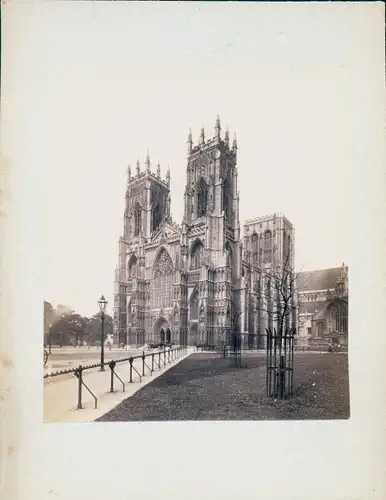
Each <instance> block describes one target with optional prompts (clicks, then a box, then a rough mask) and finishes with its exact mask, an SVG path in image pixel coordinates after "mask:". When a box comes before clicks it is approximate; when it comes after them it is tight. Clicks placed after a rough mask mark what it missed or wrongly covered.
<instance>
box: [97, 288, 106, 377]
mask: <svg viewBox="0 0 386 500" xmlns="http://www.w3.org/2000/svg"><path fill="white" fill-rule="evenodd" d="M98 305H99V310H100V312H101V322H102V328H101V368H100V371H101V372H104V371H105V310H106V306H107V300H106V299H105V298H104V296H103V295H102V296H101V298H100V299H99V301H98Z"/></svg>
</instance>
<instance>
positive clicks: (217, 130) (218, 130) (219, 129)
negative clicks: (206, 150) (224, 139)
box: [214, 115, 221, 139]
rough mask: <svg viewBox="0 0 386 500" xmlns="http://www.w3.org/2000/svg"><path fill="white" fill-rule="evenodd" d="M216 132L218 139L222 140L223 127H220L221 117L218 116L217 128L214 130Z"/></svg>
mask: <svg viewBox="0 0 386 500" xmlns="http://www.w3.org/2000/svg"><path fill="white" fill-rule="evenodd" d="M214 130H215V132H216V137H217V138H218V139H220V132H221V125H220V116H219V115H217V120H216V126H215V128H214Z"/></svg>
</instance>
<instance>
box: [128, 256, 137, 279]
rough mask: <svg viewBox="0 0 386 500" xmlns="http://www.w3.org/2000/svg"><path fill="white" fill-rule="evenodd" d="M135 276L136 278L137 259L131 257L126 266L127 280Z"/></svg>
mask: <svg viewBox="0 0 386 500" xmlns="http://www.w3.org/2000/svg"><path fill="white" fill-rule="evenodd" d="M135 276H137V257H136V256H135V255H132V256H131V258H130V260H129V265H128V278H129V279H130V278H134V277H135Z"/></svg>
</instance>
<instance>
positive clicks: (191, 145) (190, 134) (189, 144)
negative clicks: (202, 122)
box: [187, 129, 193, 154]
mask: <svg viewBox="0 0 386 500" xmlns="http://www.w3.org/2000/svg"><path fill="white" fill-rule="evenodd" d="M187 142H188V153H189V154H190V153H191V152H192V148H193V139H192V129H189V134H188V141H187Z"/></svg>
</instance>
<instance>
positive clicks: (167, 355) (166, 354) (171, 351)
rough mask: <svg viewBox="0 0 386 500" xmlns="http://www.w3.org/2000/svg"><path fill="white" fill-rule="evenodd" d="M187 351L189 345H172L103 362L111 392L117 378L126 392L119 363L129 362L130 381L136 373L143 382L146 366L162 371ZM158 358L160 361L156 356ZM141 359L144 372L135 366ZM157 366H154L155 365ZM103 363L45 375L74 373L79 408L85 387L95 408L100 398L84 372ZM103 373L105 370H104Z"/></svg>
mask: <svg viewBox="0 0 386 500" xmlns="http://www.w3.org/2000/svg"><path fill="white" fill-rule="evenodd" d="M186 353H187V346H180V347H174V348H172V347H170V348H166V347H164V349H163V350H162V351H158V352H150V353H147V354H146V353H145V351H144V352H143V353H142V354H139V355H138V356H130V357H129V358H122V359H117V360H112V361H107V362H104V363H103V366H108V367H109V368H110V391H109V392H115V389H114V380H115V378H117V379H118V380H119V381H120V383H121V385H122V392H125V383H124V381H123V380H122V379H121V378H120V377H119V375H118V374H117V373H116V371H115V367H116V365H117V364H119V363H127V362H128V363H129V383H133V382H134V376H135V374H136V375H137V379H139V382H142V377H144V376H145V375H146V371H145V368H146V369H147V371H148V374H149V375H150V376H151V375H153V372H154V371H155V370H156V369H157V368H158V369H159V370H160V371H161V369H162V366H166V365H167V364H171V363H173V362H174V361H176V360H177V359H179V358H181V357H182V356H183V355H185V354H186ZM156 357H157V358H158V361H157V360H156V359H155V358H156ZM161 357H162V360H161ZM146 358H151V367H150V365H149V364H148V363H147V360H146ZM136 359H140V360H141V361H142V374H141V373H139V371H138V370H137V369H136V368H135V366H134V364H133V363H134V360H136ZM155 366H156V367H157V368H154V367H155ZM101 367H102V363H95V364H93V365H86V366H82V365H79V366H78V367H77V368H72V369H68V370H61V371H58V372H53V373H46V374H45V375H44V378H45V379H48V378H52V377H59V376H61V375H67V374H69V373H73V374H74V375H75V377H76V378H77V379H78V404H77V408H78V410H80V409H82V407H83V405H82V399H83V388H85V389H86V390H87V391H88V392H89V393H90V394H91V396H92V397H93V399H94V405H95V408H97V407H98V398H97V397H96V396H95V394H94V393H93V392H92V390H91V389H90V388H89V387H88V385H86V383H85V382H84V380H83V373H84V372H85V371H86V370H92V369H95V368H101ZM102 373H103V372H102Z"/></svg>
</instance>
